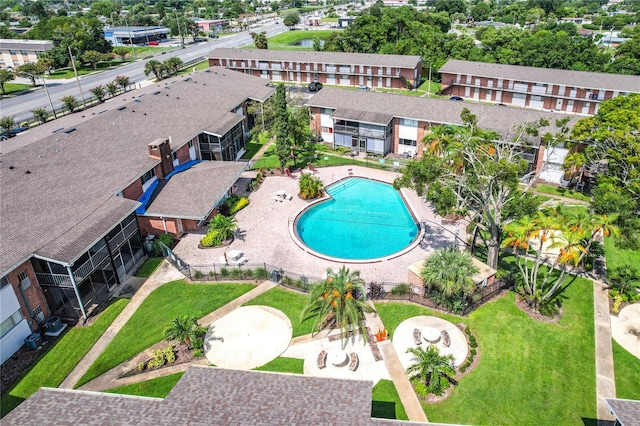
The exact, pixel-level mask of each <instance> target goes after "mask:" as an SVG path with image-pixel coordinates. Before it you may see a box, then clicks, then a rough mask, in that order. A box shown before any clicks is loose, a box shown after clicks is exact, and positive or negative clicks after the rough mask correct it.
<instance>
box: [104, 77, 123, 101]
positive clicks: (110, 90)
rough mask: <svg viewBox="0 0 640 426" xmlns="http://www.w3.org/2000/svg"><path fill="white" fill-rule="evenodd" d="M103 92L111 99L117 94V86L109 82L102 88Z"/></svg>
mask: <svg viewBox="0 0 640 426" xmlns="http://www.w3.org/2000/svg"><path fill="white" fill-rule="evenodd" d="M104 88H105V90H106V91H107V93H108V94H109V96H111V97H112V98H113V97H114V96H115V95H117V94H118V90H119V89H118V85H117V84H116V82H115V81H110V82H108V83H107V84H106V85H105V86H104Z"/></svg>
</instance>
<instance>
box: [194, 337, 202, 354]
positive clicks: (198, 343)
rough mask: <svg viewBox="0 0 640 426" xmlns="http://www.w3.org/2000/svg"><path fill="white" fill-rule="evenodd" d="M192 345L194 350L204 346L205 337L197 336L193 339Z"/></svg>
mask: <svg viewBox="0 0 640 426" xmlns="http://www.w3.org/2000/svg"><path fill="white" fill-rule="evenodd" d="M191 347H192V348H193V350H194V351H195V350H198V349H202V348H204V339H203V338H202V337H195V338H193V339H192V340H191Z"/></svg>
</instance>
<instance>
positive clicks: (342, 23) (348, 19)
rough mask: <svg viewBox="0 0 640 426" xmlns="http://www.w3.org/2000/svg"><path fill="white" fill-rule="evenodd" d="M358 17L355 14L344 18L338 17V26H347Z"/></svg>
mask: <svg viewBox="0 0 640 426" xmlns="http://www.w3.org/2000/svg"><path fill="white" fill-rule="evenodd" d="M355 20H356V18H354V17H353V16H347V17H344V18H338V28H347V27H348V26H349V25H351V23H352V22H353V21H355Z"/></svg>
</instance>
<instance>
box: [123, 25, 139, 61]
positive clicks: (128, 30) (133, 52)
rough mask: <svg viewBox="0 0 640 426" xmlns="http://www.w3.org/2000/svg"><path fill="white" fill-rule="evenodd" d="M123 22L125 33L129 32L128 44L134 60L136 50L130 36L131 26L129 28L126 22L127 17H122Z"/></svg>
mask: <svg viewBox="0 0 640 426" xmlns="http://www.w3.org/2000/svg"><path fill="white" fill-rule="evenodd" d="M124 24H125V25H126V26H127V33H129V44H130V45H131V56H132V57H133V60H134V61H135V60H136V51H135V49H134V48H133V39H132V38H131V28H129V22H127V18H126V17H125V18H124Z"/></svg>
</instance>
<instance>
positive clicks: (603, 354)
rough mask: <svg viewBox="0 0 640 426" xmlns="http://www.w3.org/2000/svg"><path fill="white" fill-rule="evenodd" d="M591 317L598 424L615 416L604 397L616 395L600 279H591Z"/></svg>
mask: <svg viewBox="0 0 640 426" xmlns="http://www.w3.org/2000/svg"><path fill="white" fill-rule="evenodd" d="M593 308H594V312H593V314H594V315H593V318H594V322H595V324H594V326H595V345H596V347H595V355H596V406H597V418H598V424H599V425H600V424H603V425H605V424H610V422H611V421H612V420H615V417H613V416H612V415H611V413H610V412H609V408H608V407H607V404H606V402H605V398H615V397H616V378H615V375H614V370H613V347H612V343H611V319H610V317H609V295H608V290H607V286H606V284H605V283H603V282H602V281H598V280H593Z"/></svg>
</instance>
